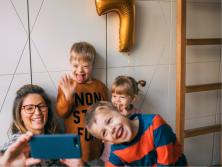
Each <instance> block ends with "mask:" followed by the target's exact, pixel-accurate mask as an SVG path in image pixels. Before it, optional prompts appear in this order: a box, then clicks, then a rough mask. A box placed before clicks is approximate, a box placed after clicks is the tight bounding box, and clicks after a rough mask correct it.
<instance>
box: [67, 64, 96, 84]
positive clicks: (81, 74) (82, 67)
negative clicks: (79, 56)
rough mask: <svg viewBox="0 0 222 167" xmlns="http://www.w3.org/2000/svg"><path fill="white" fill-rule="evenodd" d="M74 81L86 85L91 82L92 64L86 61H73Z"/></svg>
mask: <svg viewBox="0 0 222 167" xmlns="http://www.w3.org/2000/svg"><path fill="white" fill-rule="evenodd" d="M71 64H72V71H73V79H74V80H75V81H76V82H77V83H86V82H87V81H89V80H91V75H92V67H93V65H92V63H91V62H87V61H84V60H72V62H71Z"/></svg>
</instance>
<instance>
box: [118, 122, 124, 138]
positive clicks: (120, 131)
mask: <svg viewBox="0 0 222 167" xmlns="http://www.w3.org/2000/svg"><path fill="white" fill-rule="evenodd" d="M123 130H124V129H123V126H122V125H121V126H120V127H119V128H118V130H117V132H116V139H119V138H121V137H122V135H123Z"/></svg>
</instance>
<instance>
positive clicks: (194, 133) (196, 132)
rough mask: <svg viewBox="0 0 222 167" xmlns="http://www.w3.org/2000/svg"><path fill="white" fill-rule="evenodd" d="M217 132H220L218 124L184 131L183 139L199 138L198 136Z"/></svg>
mask: <svg viewBox="0 0 222 167" xmlns="http://www.w3.org/2000/svg"><path fill="white" fill-rule="evenodd" d="M218 131H221V125H220V124H218V125H211V126H205V127H201V128H195V129H189V130H185V131H184V137H185V138H188V137H193V136H199V135H204V134H207V133H213V132H218Z"/></svg>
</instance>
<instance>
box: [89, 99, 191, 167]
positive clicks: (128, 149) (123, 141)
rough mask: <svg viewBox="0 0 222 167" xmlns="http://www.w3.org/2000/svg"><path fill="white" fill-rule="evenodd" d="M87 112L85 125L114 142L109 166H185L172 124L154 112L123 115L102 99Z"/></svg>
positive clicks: (95, 134) (95, 133)
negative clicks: (131, 115)
mask: <svg viewBox="0 0 222 167" xmlns="http://www.w3.org/2000/svg"><path fill="white" fill-rule="evenodd" d="M88 111H90V112H87V113H86V119H85V121H86V127H87V129H88V131H89V132H90V133H91V134H92V135H94V136H95V137H97V138H99V139H102V140H103V142H109V143H111V144H112V147H111V153H110V158H109V162H107V163H106V166H108V167H112V166H124V165H128V166H155V165H157V166H159V165H160V166H162V165H163V166H165V165H167V166H169V165H172V166H186V165H187V161H186V158H185V156H184V154H183V153H182V148H181V145H180V144H179V143H178V141H177V139H176V136H175V134H174V133H173V131H172V129H171V128H170V126H169V125H167V124H166V123H165V121H164V120H163V119H162V118H161V117H160V116H159V115H155V114H143V115H141V114H135V115H134V116H133V117H131V119H129V118H126V117H124V116H122V115H121V114H120V113H119V112H117V110H116V108H115V107H113V105H112V104H111V103H110V102H105V101H101V102H99V103H97V104H95V105H93V106H91V107H90V109H89V110H88Z"/></svg>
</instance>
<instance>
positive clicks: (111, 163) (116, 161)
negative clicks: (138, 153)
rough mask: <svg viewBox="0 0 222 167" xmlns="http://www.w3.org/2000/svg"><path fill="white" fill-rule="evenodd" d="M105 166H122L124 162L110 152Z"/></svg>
mask: <svg viewBox="0 0 222 167" xmlns="http://www.w3.org/2000/svg"><path fill="white" fill-rule="evenodd" d="M105 166H106V167H117V166H124V162H122V161H121V159H120V158H119V157H118V156H117V155H115V154H114V153H113V152H111V153H110V156H109V162H107V163H106V165H105Z"/></svg>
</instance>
